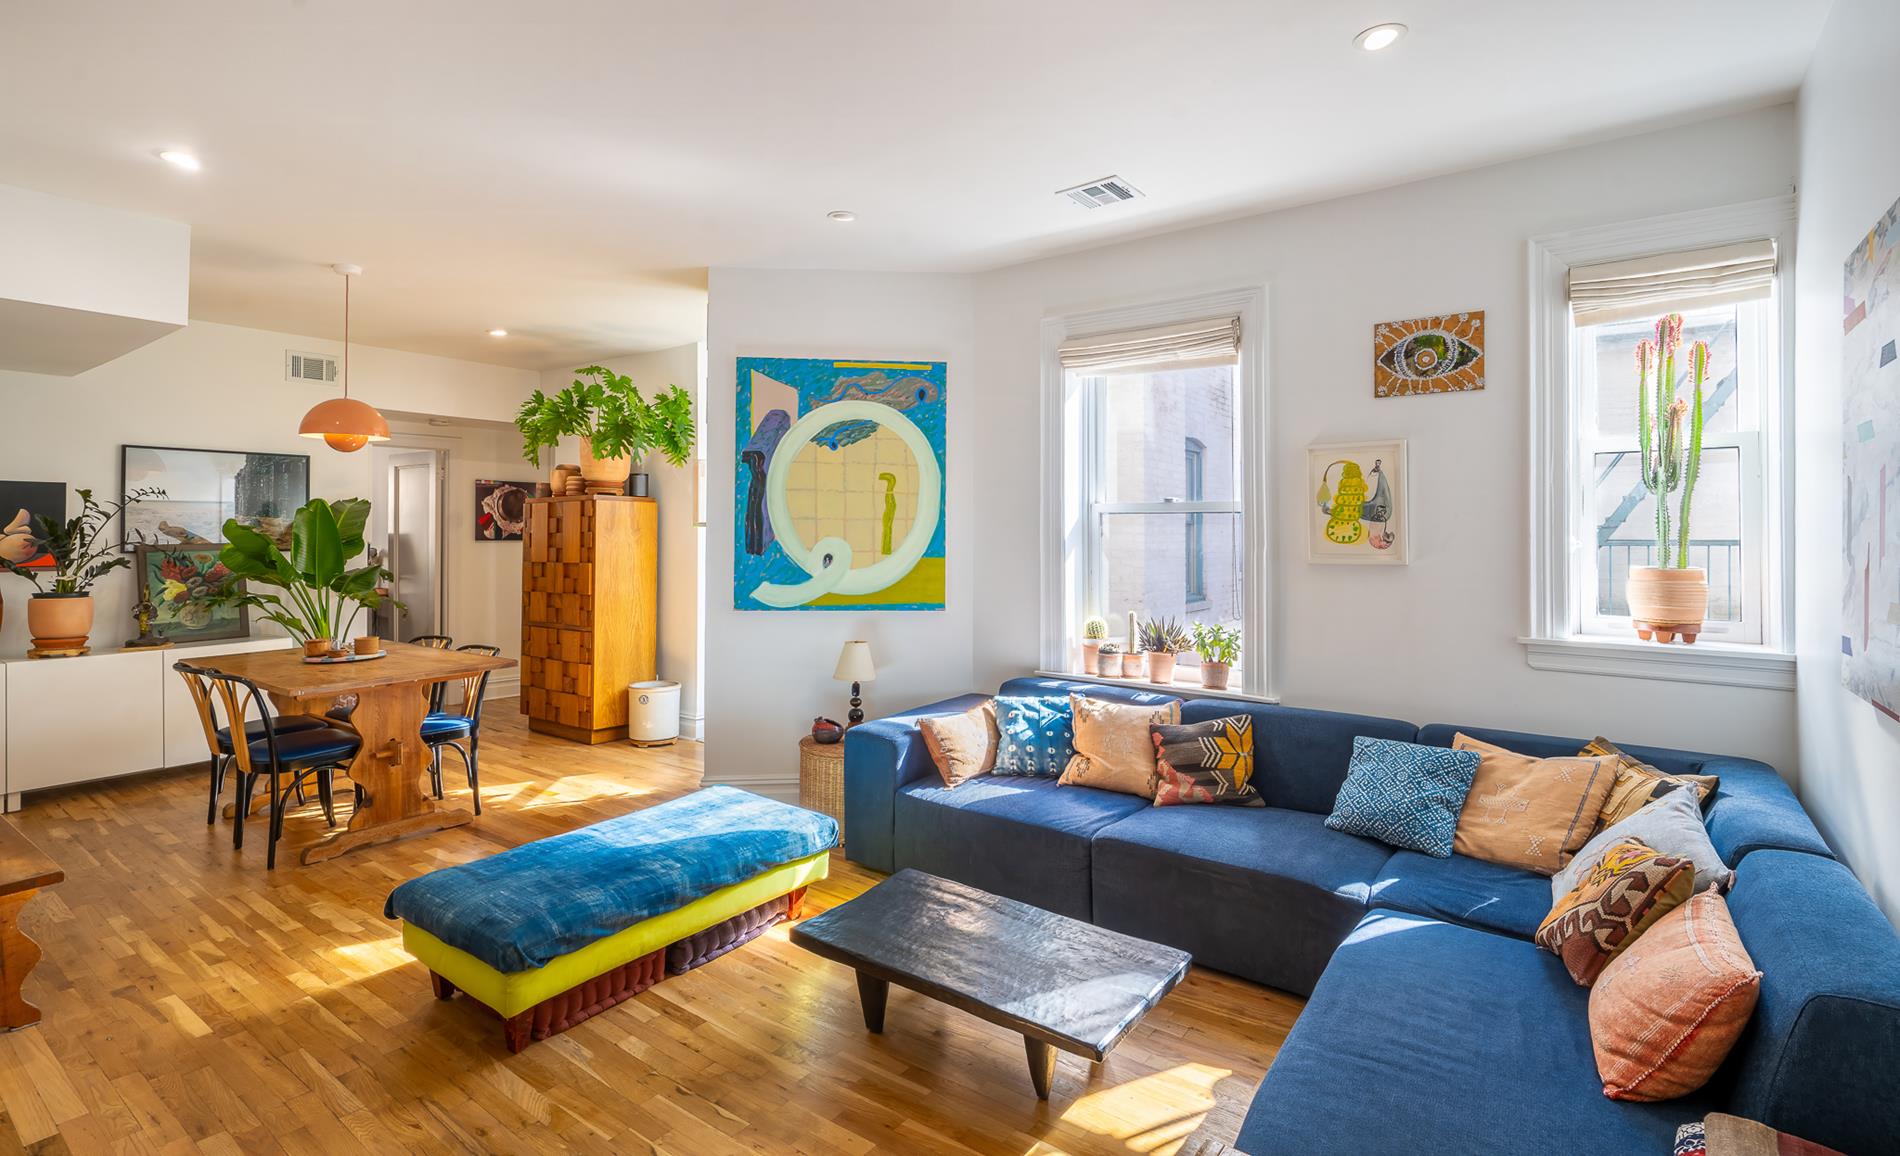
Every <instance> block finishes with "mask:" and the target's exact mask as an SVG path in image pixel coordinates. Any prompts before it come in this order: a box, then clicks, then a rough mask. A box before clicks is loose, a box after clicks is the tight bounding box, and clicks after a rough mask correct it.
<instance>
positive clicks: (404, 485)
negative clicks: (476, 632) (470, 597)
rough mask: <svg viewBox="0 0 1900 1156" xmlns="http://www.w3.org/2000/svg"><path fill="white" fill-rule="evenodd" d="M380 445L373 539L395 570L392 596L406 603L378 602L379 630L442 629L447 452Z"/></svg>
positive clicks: (397, 633)
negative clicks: (380, 497) (377, 494)
mask: <svg viewBox="0 0 1900 1156" xmlns="http://www.w3.org/2000/svg"><path fill="white" fill-rule="evenodd" d="M376 449H377V451H378V453H377V462H376V471H377V486H376V488H377V492H378V493H380V494H381V495H382V501H381V502H380V503H378V504H377V505H373V506H372V507H371V512H370V545H371V546H372V547H373V548H375V549H376V550H377V551H378V553H379V560H380V561H381V563H382V564H383V566H385V567H386V568H387V569H388V570H389V572H390V575H391V577H390V579H389V594H390V598H391V599H392V600H393V602H400V603H402V604H403V605H402V607H401V608H400V609H398V608H397V607H396V606H395V605H393V602H385V603H383V605H381V606H379V607H377V608H376V612H375V618H374V620H375V626H376V633H377V634H378V635H379V636H381V637H383V638H390V639H394V640H396V641H399V642H406V641H408V640H409V639H411V638H414V637H416V636H417V635H420V634H441V633H442V624H443V622H444V621H445V610H446V607H445V606H444V602H445V600H446V597H445V595H446V587H445V583H444V580H445V577H446V575H445V569H446V568H445V567H444V566H443V549H442V532H443V525H444V520H445V519H444V517H443V510H442V499H443V490H444V477H445V469H446V465H447V463H446V462H445V461H444V460H443V459H444V452H443V451H442V450H433V449H410V448H394V447H384V446H378V447H376ZM378 506H380V509H378Z"/></svg>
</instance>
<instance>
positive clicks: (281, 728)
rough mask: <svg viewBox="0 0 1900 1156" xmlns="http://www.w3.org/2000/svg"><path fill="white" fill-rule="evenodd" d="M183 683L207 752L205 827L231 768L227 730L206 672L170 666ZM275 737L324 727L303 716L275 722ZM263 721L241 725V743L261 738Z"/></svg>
mask: <svg viewBox="0 0 1900 1156" xmlns="http://www.w3.org/2000/svg"><path fill="white" fill-rule="evenodd" d="M172 669H173V670H176V671H177V672H178V673H179V674H180V675H181V676H182V677H183V678H184V680H185V686H186V687H187V688H189V689H190V691H191V702H192V705H193V706H195V707H197V708H198V723H199V725H200V726H202V727H204V732H205V746H206V747H207V748H209V750H210V752H211V798H210V800H209V802H208V804H207V805H206V807H205V826H207V827H209V826H211V825H212V824H213V823H216V822H217V821H218V800H219V799H220V798H222V797H223V795H224V777H225V775H226V774H227V773H228V772H229V771H230V769H231V758H232V751H231V728H230V727H228V726H219V725H218V713H217V710H216V709H215V708H214V707H213V706H212V701H213V693H212V690H211V677H210V672H209V671H204V670H200V669H199V668H198V667H195V666H192V665H191V664H190V663H188V662H177V663H174V664H172ZM276 724H277V733H278V734H280V735H281V734H291V733H294V732H296V731H305V730H315V729H317V728H318V727H321V726H323V725H324V722H323V720H322V719H318V718H310V717H308V716H304V715H298V716H292V717H289V718H282V717H280V718H278V719H277V720H276ZM264 726H265V723H264V720H263V719H252V720H250V721H249V722H247V723H245V724H244V741H245V742H247V743H249V742H255V741H257V740H258V739H261V738H263V737H264ZM323 805H324V808H325V810H326V811H328V810H329V809H331V803H330V798H329V796H328V795H327V794H326V795H325V796H324V797H323Z"/></svg>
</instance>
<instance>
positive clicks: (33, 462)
mask: <svg viewBox="0 0 1900 1156" xmlns="http://www.w3.org/2000/svg"><path fill="white" fill-rule="evenodd" d="M285 349H297V350H307V351H310V352H313V353H340V352H341V345H340V344H339V343H337V342H334V341H327V340H323V339H319V338H313V337H304V336H296V335H291V334H283V333H272V332H268V331H265V330H260V329H243V328H238V327H235V326H229V325H213V324H209V323H206V322H192V323H191V324H190V325H189V326H187V327H186V328H184V329H181V330H179V331H177V332H176V333H173V334H170V335H169V336H166V337H164V338H161V339H159V340H158V341H155V342H153V343H152V344H150V345H147V346H145V347H144V348H141V349H138V350H135V351H133V352H131V353H128V354H126V355H125V356H123V357H121V358H119V359H117V360H115V361H112V362H109V363H107V364H105V365H102V366H100V367H98V368H97V369H93V370H89V371H87V372H85V373H82V374H79V375H78V376H76V377H48V376H43V375H39V374H30V373H16V372H7V371H0V403H3V404H4V412H5V414H6V419H5V425H4V428H0V438H4V443H3V444H4V446H5V452H4V455H0V474H3V475H4V476H5V477H7V478H9V479H15V480H31V481H51V482H64V483H66V485H67V490H68V503H69V507H70V508H72V509H76V508H77V507H76V502H77V498H76V497H73V496H72V491H73V490H76V489H79V488H82V487H86V488H90V489H92V491H93V493H94V496H95V497H97V498H101V499H104V498H109V497H112V496H115V495H116V494H117V493H118V492H119V447H120V446H121V445H122V444H127V443H131V444H144V445H163V446H188V447H195V448H204V449H231V450H261V451H270V452H276V453H301V454H308V455H310V492H311V495H312V496H313V497H323V498H345V497H361V496H371V494H370V456H369V454H367V453H356V454H341V453H337V452H336V451H334V450H331V449H329V448H328V447H327V446H325V445H324V444H323V443H321V442H317V441H311V440H308V439H305V438H301V437H298V436H297V423H298V421H299V420H300V419H301V418H302V417H303V414H304V411H305V410H307V409H309V408H310V406H312V405H314V404H315V403H316V402H317V401H319V400H321V399H322V398H324V397H327V396H332V395H334V394H335V393H336V392H337V390H336V388H335V387H333V386H322V385H317V384H314V383H309V382H287V381H285V380H284V361H283V359H284V350H285ZM350 372H351V385H350V392H351V394H352V396H356V397H361V398H362V399H363V400H365V401H368V402H370V403H371V404H373V405H377V406H379V407H382V408H384V409H388V410H400V411H407V412H411V413H421V414H442V415H444V416H450V417H456V418H463V419H468V418H476V419H487V420H495V419H500V420H506V419H507V418H510V417H512V416H513V412H514V407H515V406H517V405H518V404H520V401H521V399H522V398H523V397H525V396H527V394H528V392H529V391H531V390H532V389H533V388H534V386H535V384H536V381H537V377H536V375H535V374H534V373H533V372H531V371H526V370H517V369H507V368H502V367H499V366H493V365H478V364H475V363H473V362H465V361H453V360H449V359H447V358H440V357H427V356H423V355H421V354H414V353H400V352H396V351H393V350H386V349H370V348H364V347H352V349H351V354H350ZM523 470H525V467H523V466H514V467H510V473H521V472H522V471H523ZM525 476H532V474H531V473H529V474H526V475H525ZM471 501H472V499H471ZM453 511H454V507H453V505H451V516H452V517H453V516H454V513H453ZM115 532H116V531H115ZM451 564H453V559H452V560H451ZM504 572H505V573H504ZM497 574H498V575H504V576H505V577H506V578H507V579H508V580H510V581H512V583H513V584H514V585H513V591H514V593H513V594H512V595H498V596H506V597H508V599H509V601H508V605H507V607H506V609H508V610H511V611H512V612H514V613H515V614H517V615H518V613H519V608H520V597H519V590H520V580H521V577H520V559H519V556H518V554H517V556H516V557H515V558H514V559H513V563H512V564H511V565H510V564H504V565H501V566H500V567H499V568H498V570H497ZM133 591H134V582H133V579H132V577H131V576H130V573H129V571H128V572H116V573H113V574H109V575H107V576H105V578H103V579H102V580H101V581H100V583H99V585H98V587H97V588H96V589H95V590H94V603H95V620H94V621H95V625H94V627H93V646H94V649H95V650H97V649H101V648H105V647H112V646H117V645H118V644H119V643H120V642H122V641H123V640H125V639H127V638H130V637H131V636H132V634H133V633H134V631H133V629H132V622H131V617H130V615H131V607H132V605H133V603H134V602H135V601H136V598H135V596H134V593H133ZM31 592H32V588H31V586H29V585H28V583H27V582H26V581H25V580H24V579H21V578H18V577H14V576H12V575H0V597H4V598H5V600H6V604H7V615H6V622H5V624H4V627H3V628H0V653H4V654H8V655H17V654H20V653H23V652H24V651H25V650H26V648H27V646H28V641H27V638H28V636H27V630H26V603H27V596H28V595H29V594H30V593H31ZM516 629H517V630H518V626H517V627H516Z"/></svg>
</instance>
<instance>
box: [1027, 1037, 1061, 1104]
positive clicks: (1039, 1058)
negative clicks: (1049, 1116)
mask: <svg viewBox="0 0 1900 1156" xmlns="http://www.w3.org/2000/svg"><path fill="white" fill-rule="evenodd" d="M1023 1050H1024V1051H1025V1052H1027V1053H1029V1082H1030V1083H1031V1084H1034V1085H1035V1086H1036V1099H1038V1100H1047V1099H1048V1098H1049V1085H1050V1084H1051V1083H1052V1082H1054V1080H1055V1078H1056V1050H1055V1049H1054V1048H1052V1047H1050V1046H1049V1045H1048V1044H1045V1043H1043V1042H1042V1041H1041V1040H1032V1039H1030V1038H1029V1037H1028V1036H1024V1037H1023Z"/></svg>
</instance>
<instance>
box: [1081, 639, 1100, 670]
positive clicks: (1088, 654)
mask: <svg viewBox="0 0 1900 1156" xmlns="http://www.w3.org/2000/svg"><path fill="white" fill-rule="evenodd" d="M1101 649H1102V640H1101V639H1099V638H1084V639H1083V640H1082V673H1083V674H1094V673H1095V669H1096V660H1097V658H1098V657H1099V655H1100V652H1101Z"/></svg>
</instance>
